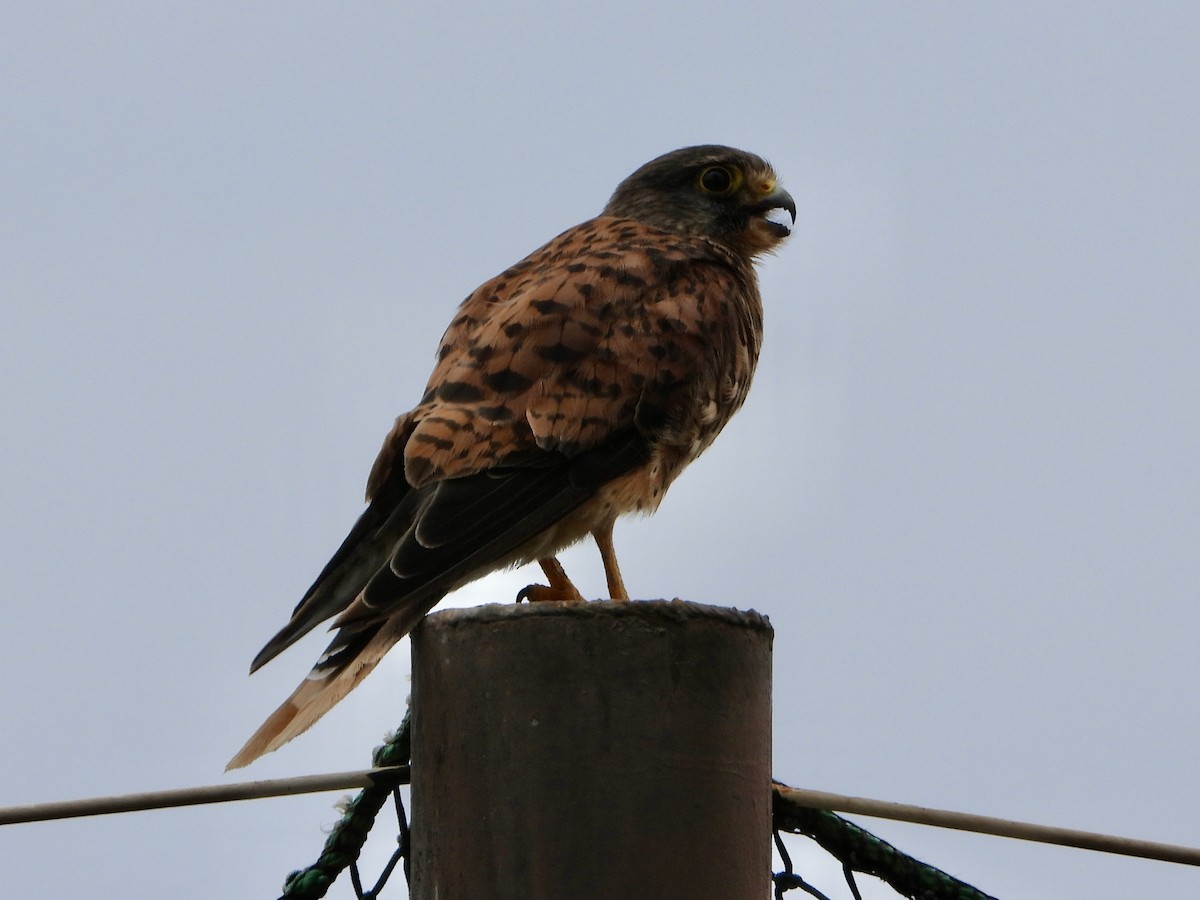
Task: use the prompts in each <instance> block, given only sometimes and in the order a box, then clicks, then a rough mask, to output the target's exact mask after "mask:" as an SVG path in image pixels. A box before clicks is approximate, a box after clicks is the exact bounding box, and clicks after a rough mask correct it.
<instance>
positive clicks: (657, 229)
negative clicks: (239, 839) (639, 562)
mask: <svg viewBox="0 0 1200 900" xmlns="http://www.w3.org/2000/svg"><path fill="white" fill-rule="evenodd" d="M795 221H796V204H795V202H794V201H793V200H792V197H791V195H789V194H788V193H787V191H785V190H783V188H782V187H781V186H780V185H779V181H778V178H777V176H776V174H775V172H774V170H773V169H772V168H771V166H770V164H768V163H767V162H766V161H765V160H764V159H762V158H761V157H759V156H756V155H754V154H752V153H748V152H746V151H743V150H737V149H734V148H732V147H726V146H721V145H716V144H708V145H701V146H693V147H685V148H683V149H679V150H675V151H672V152H670V153H666V154H664V155H662V156H659V157H657V158H656V159H653V160H651V161H650V162H648V163H646V164H645V165H643V166H641V167H640V168H638V169H637V170H636V171H634V172H633V174H631V175H630V176H629V177H627V178H625V179H624V180H623V181H621V182H620V184H618V186H617V188H616V190H615V191H614V192H613V194H612V196H611V198H610V199H609V201H608V203H607V204H606V205H605V207H604V208H603V210H602V211H601V213H600V215H599V216H597V217H595V218H593V219H590V220H588V221H585V222H583V223H581V224H579V225H576V226H574V227H573V228H569V229H568V230H566V231H564V232H563V233H562V234H560V235H558V237H556V238H554V239H553V240H551V241H550V242H549V243H547V244H545V245H544V246H542V247H541V248H539V249H537V250H534V251H533V252H532V253H531V254H529V255H528V256H527V257H525V258H524V259H523V260H521V261H520V262H518V263H516V264H515V265H513V266H512V267H510V268H508V269H506V270H505V271H503V272H501V273H500V274H499V275H497V276H496V277H494V278H492V279H491V280H490V281H488V282H486V283H484V284H483V285H482V286H480V287H479V288H477V289H476V290H475V291H474V292H472V293H471V294H470V295H469V296H468V297H467V298H466V299H465V300H464V301H463V302H462V303H461V305H460V306H459V307H458V309H457V312H456V314H455V316H454V318H453V319H452V320H451V322H450V325H449V327H448V328H447V330H446V332H445V334H444V336H443V337H442V340H441V343H440V345H439V347H438V350H437V356H436V363H435V365H434V369H433V373H432V375H431V376H430V378H429V382H428V384H427V386H426V389H425V393H424V395H423V396H422V397H421V399H420V401H419V402H418V403H417V405H416V406H415V407H413V409H412V410H411V411H409V412H407V413H404V414H403V415H401V416H399V417H398V418H397V419H396V420H395V424H394V425H393V427H392V429H391V431H390V433H389V434H388V435H387V438H386V439H385V441H384V443H383V447H382V449H381V450H380V452H379V455H378V458H377V459H376V461H375V464H374V466H373V467H372V469H371V472H370V475H369V477H368V479H367V491H366V500H367V504H368V505H367V508H366V510H365V511H364V512H363V513H362V515H361V517H360V518H359V519H358V521H357V522H356V523H355V525H354V526H353V528H352V529H351V531H350V533H349V535H348V536H347V537H346V539H345V541H344V542H343V543H342V545H341V546H340V547H339V548H338V550H337V552H336V553H335V554H334V555H333V557H332V558H331V559H330V561H329V562H328V564H327V565H326V566H325V568H324V569H323V570H322V571H321V573H320V575H318V577H317V579H316V581H315V582H314V583H313V585H312V587H310V588H309V589H308V591H307V593H305V594H304V596H303V598H302V599H301V601H300V603H299V605H297V606H296V608H295V610H294V612H293V613H292V616H291V618H290V620H289V621H288V622H287V624H286V625H285V626H284V627H283V628H282V629H281V630H280V631H279V632H278V633H277V634H276V635H275V636H274V637H273V638H271V640H270V641H268V642H267V644H266V646H264V647H263V649H262V650H261V651H260V652H259V654H258V655H257V656H256V657H255V658H254V661H253V663H252V664H251V668H250V671H251V672H252V673H253V672H254V671H256V670H257V669H259V668H260V667H261V666H262V665H264V664H265V663H267V662H268V661H270V660H271V659H273V658H274V657H275V656H276V655H278V654H279V653H280V652H282V651H283V650H285V649H286V648H287V647H289V646H291V645H292V644H293V643H295V642H296V641H297V640H299V639H300V638H301V637H303V636H304V635H305V634H307V633H308V632H309V631H311V630H312V629H313V628H314V627H316V626H317V625H318V624H321V623H323V622H326V621H328V620H331V619H332V624H331V626H330V630H335V631H336V633H335V635H334V637H333V640H332V642H331V643H330V644H329V646H328V648H327V649H326V650H325V652H324V653H323V654H322V655H321V657H320V658H319V659H318V660H317V662H316V664H315V665H314V666H313V668H312V670H311V671H310V672H309V674H308V676H307V677H306V678H305V679H304V681H302V682H301V684H300V685H299V686H298V687H297V688H296V690H295V691H294V692H293V693H292V695H291V696H290V697H288V699H287V700H285V701H284V702H283V703H282V704H281V705H280V707H279V708H278V709H277V710H276V711H275V712H274V713H272V714H271V715H270V716H269V717H268V718H267V720H266V721H265V722H264V723H263V724H262V726H261V727H260V728H259V729H258V730H257V731H256V732H255V733H254V734H253V735H252V736H251V737H250V739H249V740H248V741H247V742H246V744H245V746H244V747H242V749H241V750H240V751H238V753H237V754H236V755H235V756H234V757H233V758H232V759H231V760H230V762H229V765H228V766H227V769H235V768H240V767H242V766H245V765H247V764H248V763H250V762H252V761H253V760H255V759H257V758H258V757H260V756H262V755H263V754H264V753H267V752H270V751H272V750H275V749H277V748H278V747H279V746H281V745H282V744H284V743H286V742H287V741H289V740H291V739H292V738H293V737H295V736H296V735H298V734H300V733H301V732H303V731H305V730H306V729H308V728H309V727H310V726H311V725H312V724H313V723H314V722H316V721H317V720H318V719H319V718H320V717H321V716H322V715H324V714H325V713H326V712H327V711H328V710H329V709H330V708H331V707H332V706H334V704H336V703H337V702H339V701H340V700H341V699H342V698H343V697H345V696H346V694H348V693H349V692H350V691H351V690H352V689H353V688H354V687H355V686H357V685H358V684H359V683H360V682H361V681H362V679H363V678H364V677H366V675H367V674H368V673H369V672H370V671H371V670H372V669H373V668H374V667H375V665H376V664H377V663H378V662H379V660H380V659H381V658H382V657H383V655H384V654H385V653H386V652H387V651H388V650H389V649H390V648H391V647H392V646H393V645H394V644H396V643H397V642H398V641H399V640H400V639H401V638H403V637H404V636H405V635H406V634H408V632H410V631H411V630H412V629H413V628H414V627H415V626H416V625H417V624H418V622H419V621H420V620H421V619H422V617H424V616H425V615H426V613H428V612H429V611H430V610H431V609H432V608H433V607H434V606H435V605H436V604H437V603H438V601H440V600H441V599H442V598H443V597H444V596H445V595H446V594H448V593H450V592H451V591H453V590H455V589H456V588H459V587H461V586H463V585H465V584H467V583H468V582H470V581H473V580H475V579H477V578H480V577H482V576H484V575H486V574H488V573H490V572H493V571H497V570H500V569H505V568H509V567H512V566H515V565H521V564H525V563H531V562H537V563H538V564H539V565H540V566H541V569H542V571H543V572H544V574H545V578H546V582H547V583H546V584H531V585H529V586H528V587H526V588H525V589H524V590H522V591H521V592H520V594H518V596H517V600H518V602H519V601H521V600H528V601H530V602H554V601H557V602H570V603H577V602H581V601H583V595H582V594H581V593H580V591H579V590H578V588H576V587H575V585H574V584H573V583H572V581H571V580H570V579H569V578H568V576H567V574H566V572H565V571H564V569H563V567H562V565H561V564H560V563H559V561H558V559H557V558H556V557H557V554H558V553H560V552H561V551H562V550H563V549H565V548H566V547H568V546H570V545H572V544H574V543H575V542H577V541H579V540H581V539H583V538H585V537H587V536H588V535H591V536H592V537H593V538H594V540H595V542H596V545H597V547H598V549H599V551H600V557H601V560H602V562H603V565H604V573H605V580H606V582H607V588H608V593H609V596H610V598H611V599H612V600H614V601H618V602H624V601H628V600H629V592H628V590H627V589H626V587H625V583H624V580H623V578H622V576H621V571H620V568H619V567H618V564H617V558H616V553H615V550H614V547H613V523H614V522H615V521H616V519H617V517H618V516H621V515H624V514H627V513H652V512H654V511H655V510H656V509H657V508H658V506H659V504H660V503H661V502H662V499H663V496H664V494H665V493H666V491H667V489H668V487H669V486H670V485H671V483H672V482H673V481H674V480H675V478H676V476H678V475H679V473H680V472H681V471H682V470H683V469H684V468H685V467H686V466H687V465H688V464H689V463H690V462H692V461H693V460H694V459H696V458H697V457H698V456H699V455H700V454H701V453H702V452H703V451H704V450H705V449H706V448H707V447H708V446H709V445H710V444H711V443H712V441H713V439H714V438H715V437H716V436H717V434H718V432H720V431H721V429H722V428H724V426H725V424H726V423H727V422H728V421H729V419H730V417H731V416H732V415H733V414H734V413H735V412H737V410H738V409H739V408H740V407H741V406H742V403H743V401H744V400H745V399H746V394H747V391H748V390H749V388H750V382H751V378H752V376H753V374H754V370H755V367H756V365H757V362H758V357H759V350H760V347H761V344H762V334H763V306H762V300H761V297H760V294H759V289H758V282H757V276H756V274H755V269H754V263H755V262H756V260H757V259H758V258H759V257H761V256H762V255H764V254H766V253H768V252H770V251H772V250H774V249H775V248H776V247H777V246H778V245H779V244H780V242H781V241H782V240H783V239H784V238H786V237H788V235H789V234H790V233H791V230H792V227H793V226H794V225H795Z"/></svg>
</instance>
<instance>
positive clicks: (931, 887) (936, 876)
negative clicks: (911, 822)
mask: <svg viewBox="0 0 1200 900" xmlns="http://www.w3.org/2000/svg"><path fill="white" fill-rule="evenodd" d="M772 809H773V814H774V822H773V824H774V827H775V830H776V831H788V832H791V833H793V834H803V835H806V836H808V837H810V838H812V839H813V840H814V841H816V842H817V843H818V844H820V845H821V847H822V848H824V849H825V850H826V851H828V852H829V853H831V854H832V855H833V856H834V857H836V858H837V860H838V861H839V862H840V863H841V864H842V865H843V866H844V867H845V868H846V869H849V870H852V871H854V872H861V873H862V874H864V875H874V876H875V877H876V878H880V879H882V880H883V881H885V882H887V884H888V885H890V886H891V887H892V889H893V890H895V891H896V892H897V893H898V894H900V895H901V896H904V897H909V898H913V900H996V898H995V897H993V896H991V895H990V894H985V893H984V892H983V891H980V890H978V889H976V888H973V887H971V885H969V884H967V883H966V882H963V881H959V880H958V879H957V878H955V877H954V876H952V875H948V874H946V873H945V872H943V871H942V870H941V869H936V868H934V867H933V866H931V865H928V864H926V863H923V862H921V861H920V860H916V859H913V858H912V857H911V856H909V855H908V854H906V853H902V852H901V851H899V850H897V849H896V848H895V847H893V846H892V845H891V844H889V843H888V842H887V841H884V840H882V839H880V838H877V837H875V835H873V834H871V833H870V832H869V831H867V830H865V829H863V828H860V827H859V826H857V825H855V824H854V823H853V822H849V821H847V820H846V819H843V818H842V817H841V816H839V815H837V814H836V813H832V812H830V811H829V810H826V809H810V808H809V807H807V806H800V805H799V804H797V803H796V802H795V801H793V800H789V799H788V798H786V797H784V796H783V795H782V794H781V793H780V792H779V791H778V790H775V791H774V792H773V804H772Z"/></svg>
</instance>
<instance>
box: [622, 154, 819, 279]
mask: <svg viewBox="0 0 1200 900" xmlns="http://www.w3.org/2000/svg"><path fill="white" fill-rule="evenodd" d="M604 214H605V215H609V216H621V217H622V218H627V219H635V220H637V221H639V222H643V223H645V224H647V225H653V226H656V227H658V228H663V229H666V230H668V231H675V232H679V233H682V234H688V235H695V236H699V237H706V238H711V239H712V240H716V241H720V242H721V243H723V244H726V245H728V246H729V247H731V248H733V249H734V250H736V251H738V252H740V253H744V254H746V255H747V256H756V255H757V254H759V253H764V252H766V251H769V250H772V249H774V248H775V246H776V245H777V244H778V243H779V242H780V241H782V240H783V239H784V238H785V237H787V236H788V235H789V234H791V230H792V229H791V226H792V224H794V223H795V221H796V204H795V202H794V201H793V200H792V197H791V195H790V194H788V192H787V191H785V190H783V188H781V187H779V184H778V179H777V178H776V176H775V171H774V170H773V169H772V168H771V166H770V165H769V164H768V163H767V161H766V160H764V159H762V158H761V157H758V156H755V155H754V154H753V153H747V152H746V151H744V150H735V149H734V148H733V147H722V146H720V145H717V144H707V145H704V146H700V147H685V148H683V149H682V150H674V151H672V152H670V153H667V154H664V155H663V156H660V157H658V159H654V160H651V161H650V162H648V163H646V164H645V165H644V166H642V167H641V168H640V169H638V170H637V171H636V172H634V173H633V174H632V175H630V176H629V177H628V178H626V179H625V180H624V181H622V182H621V183H620V184H619V185H618V186H617V189H616V191H615V192H614V193H613V195H612V199H610V200H609V201H608V205H607V206H606V207H605V208H604ZM789 217H790V218H789Z"/></svg>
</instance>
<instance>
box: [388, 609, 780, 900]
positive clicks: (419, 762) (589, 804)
mask: <svg viewBox="0 0 1200 900" xmlns="http://www.w3.org/2000/svg"><path fill="white" fill-rule="evenodd" d="M771 638H772V631H771V626H770V624H769V623H768V622H767V620H766V619H765V618H763V617H762V616H759V615H758V614H757V613H753V612H738V611H736V610H731V609H723V608H717V607H711V606H701V605H698V604H693V603H683V602H680V601H672V602H667V601H649V602H634V603H608V602H594V603H583V604H558V603H545V604H529V605H519V606H518V605H505V606H499V605H493V606H484V607H476V608H472V609H453V610H446V611H444V612H440V613H437V614H435V615H432V616H429V617H427V618H426V619H425V621H424V622H423V623H422V625H421V626H420V627H419V628H418V629H417V630H416V631H415V632H414V633H413V698H412V708H413V755H412V778H413V780H412V795H413V797H412V806H413V832H412V839H413V845H412V846H413V858H412V896H413V897H414V898H415V900H566V898H570V900H641V898H647V900H649V898H654V900H685V898H686V900H763V898H765V897H767V896H768V895H769V893H770V866H771V857H770V834H771Z"/></svg>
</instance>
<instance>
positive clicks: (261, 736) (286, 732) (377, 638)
mask: <svg viewBox="0 0 1200 900" xmlns="http://www.w3.org/2000/svg"><path fill="white" fill-rule="evenodd" d="M421 615H424V611H421V613H420V614H419V615H417V616H415V617H412V618H411V620H410V618H409V617H400V618H402V619H403V622H397V621H389V622H387V623H386V624H385V625H383V626H381V627H380V628H378V629H377V631H376V633H375V635H374V636H373V637H371V638H370V640H369V641H367V643H366V646H365V647H364V649H363V650H362V652H361V653H358V654H357V655H355V657H354V658H353V659H350V660H347V661H346V663H345V664H344V665H342V666H341V667H340V668H336V669H328V668H325V669H322V663H320V662H319V663H317V665H316V666H314V667H313V670H312V672H311V673H309V676H308V677H307V678H305V679H304V681H302V682H300V684H299V686H298V687H297V688H296V690H294V691H292V695H291V696H290V697H288V698H287V699H286V700H284V701H283V703H281V704H280V705H279V708H278V709H276V710H275V712H273V713H271V715H270V716H268V717H267V720H266V721H265V722H263V723H262V725H260V726H259V728H258V730H257V731H256V732H254V734H252V735H251V736H250V740H248V741H246V744H245V746H244V747H242V749H241V750H239V751H238V752H237V753H235V754H234V756H233V759H231V760H229V763H228V764H227V765H226V766H225V771H226V772H228V771H229V770H230V769H240V768H242V767H243V766H246V765H249V764H250V763H252V762H254V760H256V759H258V758H259V757H260V756H262V755H263V754H266V753H270V752H271V751H272V750H278V749H279V748H280V747H282V746H283V745H284V744H286V743H287V742H288V741H290V740H291V739H292V738H294V737H296V735H298V734H302V733H304V732H305V731H307V730H308V729H309V728H311V727H312V726H313V725H314V724H315V723H316V721H317V720H318V719H320V718H321V717H322V716H323V715H325V713H327V712H329V710H330V709H332V708H333V707H334V706H335V705H336V704H337V703H338V702H339V701H340V700H341V699H342V698H343V697H345V696H346V695H347V694H348V693H350V692H351V691H352V690H354V688H356V687H357V686H358V684H359V683H360V682H361V681H362V680H363V679H364V678H366V677H367V676H368V675H370V674H371V670H372V669H374V668H375V666H376V665H377V664H378V663H379V660H381V659H382V658H383V656H384V654H385V653H387V652H388V650H390V649H391V648H392V646H393V645H394V644H395V643H396V642H397V641H399V640H400V639H401V638H402V637H404V635H405V634H407V633H408V631H409V630H410V629H411V628H412V626H413V625H415V624H416V622H417V621H418V620H419V619H420V617H421ZM405 625H407V627H405ZM335 643H336V642H335Z"/></svg>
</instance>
